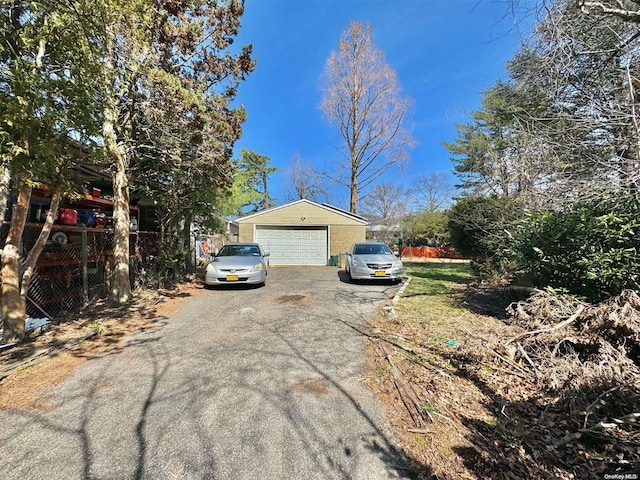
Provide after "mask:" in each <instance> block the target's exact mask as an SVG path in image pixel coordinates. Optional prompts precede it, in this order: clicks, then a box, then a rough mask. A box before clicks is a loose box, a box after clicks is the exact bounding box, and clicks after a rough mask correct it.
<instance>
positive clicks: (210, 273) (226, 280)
mask: <svg viewBox="0 0 640 480" xmlns="http://www.w3.org/2000/svg"><path fill="white" fill-rule="evenodd" d="M268 257H269V253H268V252H265V251H264V249H263V248H262V246H261V245H260V244H259V243H228V244H226V245H225V246H224V247H222V248H221V249H220V251H219V252H218V253H217V254H216V256H215V257H213V259H212V260H210V261H208V262H204V263H203V264H202V265H201V266H200V267H198V270H197V272H196V275H197V278H198V280H200V281H201V282H202V283H204V285H205V286H206V285H230V284H238V283H242V284H253V285H264V284H265V282H266V280H267V267H268V266H269V260H268Z"/></svg>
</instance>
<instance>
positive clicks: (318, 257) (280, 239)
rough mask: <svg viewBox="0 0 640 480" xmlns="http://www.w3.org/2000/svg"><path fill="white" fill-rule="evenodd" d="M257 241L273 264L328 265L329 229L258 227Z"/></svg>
mask: <svg viewBox="0 0 640 480" xmlns="http://www.w3.org/2000/svg"><path fill="white" fill-rule="evenodd" d="M256 241H257V242H259V243H261V244H262V246H263V247H264V248H265V250H267V251H268V252H269V254H270V256H269V263H270V264H271V265H326V264H327V258H328V252H327V229H326V228H322V229H320V228H316V229H300V228H296V227H266V226H262V227H260V226H258V227H256Z"/></svg>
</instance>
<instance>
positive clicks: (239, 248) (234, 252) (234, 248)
mask: <svg viewBox="0 0 640 480" xmlns="http://www.w3.org/2000/svg"><path fill="white" fill-rule="evenodd" d="M252 256H254V257H259V256H260V249H259V248H258V247H257V246H255V245H225V246H224V247H222V248H221V249H220V251H219V252H218V257H252Z"/></svg>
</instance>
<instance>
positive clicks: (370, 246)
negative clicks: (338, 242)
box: [345, 242, 403, 282]
mask: <svg viewBox="0 0 640 480" xmlns="http://www.w3.org/2000/svg"><path fill="white" fill-rule="evenodd" d="M345 270H346V272H347V277H348V278H349V280H391V281H393V282H401V281H402V276H403V266H402V261H401V260H400V259H399V258H398V257H396V256H395V255H394V254H393V252H392V251H391V249H390V248H389V247H388V246H387V245H386V244H384V243H382V242H360V243H354V244H353V245H352V246H351V249H350V250H349V251H348V252H346V262H345Z"/></svg>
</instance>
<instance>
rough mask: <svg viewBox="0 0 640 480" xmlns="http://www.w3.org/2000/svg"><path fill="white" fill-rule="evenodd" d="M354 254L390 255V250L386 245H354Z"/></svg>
mask: <svg viewBox="0 0 640 480" xmlns="http://www.w3.org/2000/svg"><path fill="white" fill-rule="evenodd" d="M353 254H354V255H391V250H390V249H389V247H387V246H386V245H380V244H372V245H356V246H355V247H354V248H353Z"/></svg>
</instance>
